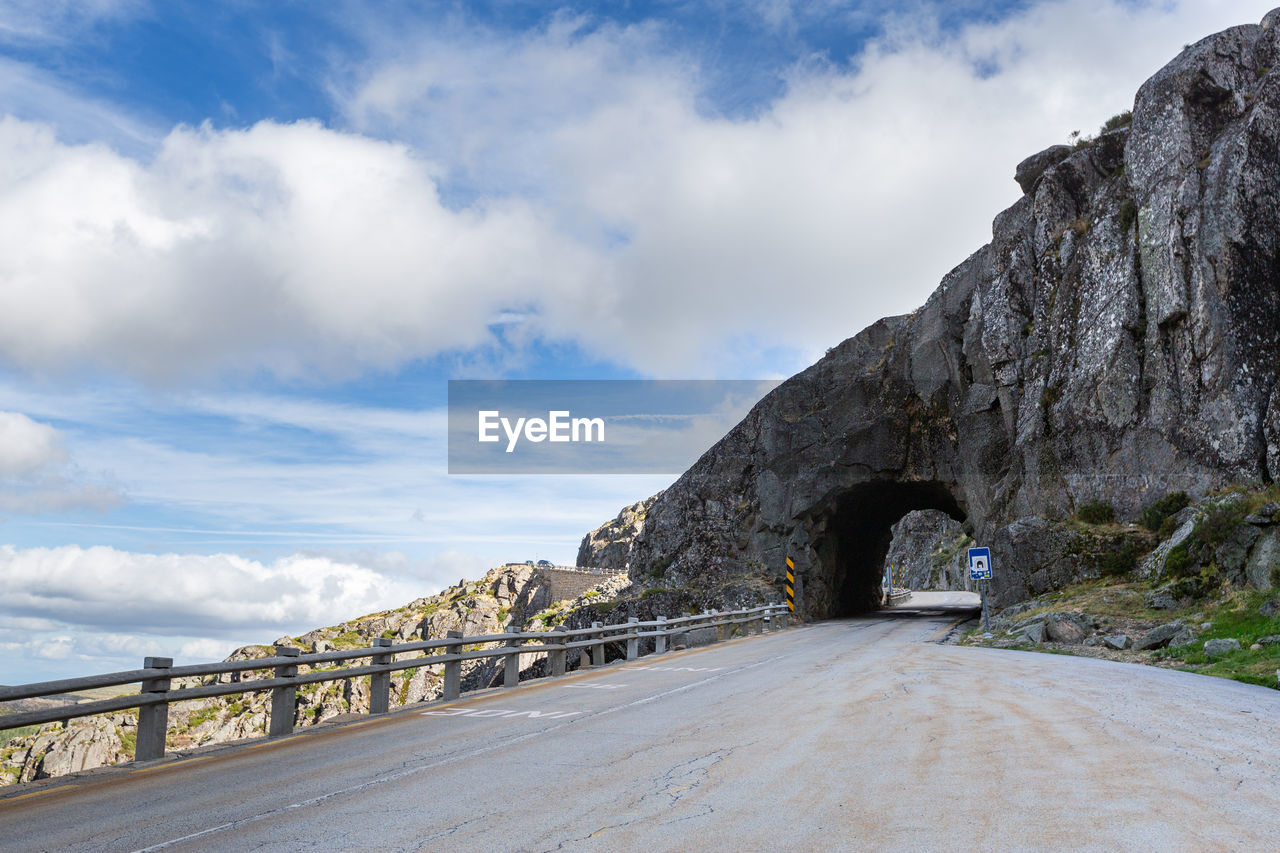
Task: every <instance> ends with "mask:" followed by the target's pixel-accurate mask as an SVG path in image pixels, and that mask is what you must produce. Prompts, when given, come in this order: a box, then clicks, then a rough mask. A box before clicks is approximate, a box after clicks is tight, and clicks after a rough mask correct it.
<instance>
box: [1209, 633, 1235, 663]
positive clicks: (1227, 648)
mask: <svg viewBox="0 0 1280 853" xmlns="http://www.w3.org/2000/svg"><path fill="white" fill-rule="evenodd" d="M1239 650H1240V641H1239V640H1237V639H1235V638H1234V637H1225V638H1222V639H1216V640H1205V641H1204V653H1205V654H1206V655H1207V656H1208V657H1211V658H1215V657H1221V656H1222V655H1225V654H1227V653H1229V652H1237V651H1239Z"/></svg>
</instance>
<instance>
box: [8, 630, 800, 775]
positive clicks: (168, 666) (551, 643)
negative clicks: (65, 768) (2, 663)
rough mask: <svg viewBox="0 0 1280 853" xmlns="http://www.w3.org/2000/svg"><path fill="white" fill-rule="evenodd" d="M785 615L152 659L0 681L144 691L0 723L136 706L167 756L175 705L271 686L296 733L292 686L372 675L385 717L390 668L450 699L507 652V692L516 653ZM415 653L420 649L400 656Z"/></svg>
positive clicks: (595, 648) (281, 720) (282, 725)
mask: <svg viewBox="0 0 1280 853" xmlns="http://www.w3.org/2000/svg"><path fill="white" fill-rule="evenodd" d="M789 616H790V614H789V613H788V612H787V607H786V605H785V604H771V605H767V606H765V607H754V608H749V609H745V610H733V611H729V612H725V613H716V612H714V611H712V612H709V613H702V614H698V615H696V616H683V617H680V618H677V619H665V618H663V617H661V616H660V617H658V618H657V619H655V620H653V621H651V622H640V621H638V620H635V619H631V620H628V621H627V622H626V623H624V624H620V625H602V624H600V623H599V622H597V623H595V624H594V625H593V626H592V627H590V628H580V629H576V630H568V631H543V632H518V633H507V634H483V635H478V636H472V637H466V636H463V635H462V634H461V633H460V632H458V631H450V632H449V634H448V636H447V637H446V638H444V639H440V640H423V641H418V642H411V643H400V644H399V645H392V643H391V640H389V639H385V638H378V639H375V640H374V641H373V645H372V646H370V647H366V648H362V649H344V650H340V651H332V652H318V653H314V654H302V653H301V652H300V651H299V650H298V649H296V648H293V647H292V646H276V647H275V654H274V655H272V656H271V657H265V658H257V659H254V660H243V661H222V662H219V663H202V664H194V665H190V666H174V665H173V660H172V658H160V657H148V658H146V659H144V661H143V665H142V666H143V668H142V669H132V670H127V671H124V672H110V673H105V674H102V675H90V676H84V677H81V678H68V679H62V680H60V681H44V682H40V683H37V684H20V685H16V686H12V687H0V702H11V701H16V700H19V699H32V698H36V697H44V696H56V695H60V694H64V693H75V692H78V691H82V690H90V689H95V688H103V687H115V686H119V685H124V684H135V683H137V684H139V685H140V692H138V693H134V694H130V695H126V696H117V697H115V698H112V699H101V700H96V701H90V702H80V703H77V704H72V705H62V706H58V707H52V708H41V709H39V710H35V711H20V712H18V713H14V714H4V715H0V725H2V726H3V727H4V728H18V727H20V726H29V725H36V724H40V723H50V722H55V721H58V720H70V719H75V718H77V717H87V716H90V715H93V714H104V713H108V712H112V711H123V710H127V709H130V708H137V709H138V734H137V743H136V747H135V753H134V760H136V761H148V760H152V759H157V758H161V757H163V755H164V749H165V731H166V729H167V728H168V721H169V705H170V704H171V703H173V702H184V701H188V700H191V699H208V698H211V697H215V696H228V695H234V694H240V693H250V692H259V691H263V690H270V691H271V712H270V717H269V722H268V728H267V734H268V736H279V735H285V734H289V733H290V732H292V731H293V726H294V717H295V714H296V709H297V690H298V687H299V686H301V685H304V684H316V683H320V682H325V681H338V680H342V679H347V678H359V677H362V676H366V675H367V676H370V691H369V713H370V714H384V713H386V712H387V711H388V710H389V709H390V698H391V673H393V672H398V671H400V670H405V669H412V668H415V667H421V666H430V665H432V664H443V665H444V677H443V696H442V699H444V700H446V701H448V700H452V699H457V698H458V697H459V696H460V695H461V692H462V663H463V661H468V660H483V659H487V658H498V657H501V658H504V672H503V686H504V687H508V688H511V687H516V686H518V685H519V683H520V655H521V654H530V653H545V654H546V655H547V659H548V662H549V666H548V669H549V670H550V673H549V674H550V675H551V676H553V677H554V676H559V675H564V673H565V670H566V668H567V661H568V656H569V654H570V653H571V652H573V651H574V650H588V649H589V650H590V655H589V657H590V664H591V665H592V666H603V665H604V662H605V645H606V644H607V643H623V644H625V654H626V659H627V660H635V659H636V658H637V657H638V656H639V654H640V640H641V639H643V638H649V637H652V638H653V645H654V648H653V653H654V654H662V653H664V652H666V651H667V645H668V640H669V639H670V638H671V637H672V636H674V635H679V634H685V633H687V632H689V631H693V630H697V629H710V628H714V629H715V630H716V639H717V640H723V639H726V638H727V637H728V636H730V635H731V634H732V633H733V632H734V631H735V630H737V629H738V628H741V631H742V633H743V634H744V635H750V634H752V633H764V632H765V631H770V630H778V629H779V628H785V627H787V625H788V623H789ZM494 643H501V644H502V645H500V646H498V647H497V648H491V649H472V650H470V651H463V647H464V646H477V645H488V644H494ZM414 653H425V654H420V655H418V656H414V657H409V658H407V659H397V658H400V657H401V656H403V655H406V654H408V655H412V654H414ZM365 658H367V659H368V660H369V663H368V664H366V665H362V666H350V667H346V668H342V669H314V667H316V666H317V665H322V664H332V663H340V662H346V661H353V660H360V659H365ZM302 666H307V667H311V668H312V669H311V671H309V672H305V673H300V671H299V667H302ZM268 669H269V670H271V671H272V674H271V677H268V678H256V679H252V680H248V681H245V680H240V676H241V675H242V674H243V673H252V672H254V671H257V670H268ZM228 673H231V674H232V680H231V681H230V682H229V683H222V682H217V683H214V684H202V685H199V686H192V687H180V688H177V689H171V685H172V682H173V680H174V679H177V678H192V677H203V676H210V675H225V674H228Z"/></svg>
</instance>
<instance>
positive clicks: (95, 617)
mask: <svg viewBox="0 0 1280 853" xmlns="http://www.w3.org/2000/svg"><path fill="white" fill-rule="evenodd" d="M418 593H419V589H418V588H415V587H411V586H410V585H408V584H406V583H404V582H402V581H393V580H391V579H388V578H387V577H384V576H382V575H379V574H378V573H377V572H374V571H373V570H371V569H368V568H364V567H362V566H358V565H355V564H351V563H339V562H335V561H333V560H330V559H327V558H325V557H318V556H304V555H294V556H290V557H284V558H281V559H278V560H275V561H273V562H271V563H261V562H258V561H255V560H249V559H246V558H244V557H240V556H236V555H232V554H213V555H207V556H206V555H191V554H138V553H130V552H125V551H117V550H116V549H114V548H108V547H105V546H96V547H92V548H81V547H79V546H75V545H66V546H62V547H58V548H30V549H17V548H14V547H12V546H8V545H5V546H0V601H2V602H3V604H0V608H2V609H3V610H4V612H5V613H6V616H13V617H22V618H36V619H49V620H54V621H58V622H62V623H64V624H75V625H78V626H83V627H87V628H92V629H99V630H102V629H105V630H107V631H109V632H113V633H116V634H132V633H133V632H135V631H136V630H137V629H138V628H139V627H140V626H146V627H147V629H148V630H149V631H150V632H152V633H156V634H164V633H168V634H182V633H190V632H191V631H193V630H195V629H209V628H216V629H217V630H219V631H226V630H229V629H244V628H249V627H253V628H259V629H260V628H262V626H280V627H283V626H300V625H310V626H312V627H315V626H319V625H327V624H333V623H336V622H339V621H342V620H343V619H346V618H351V617H352V616H354V615H358V614H362V613H368V612H371V611H374V610H378V609H380V608H383V607H387V606H391V605H398V604H404V603H406V602H408V601H411V600H412V599H413V598H415V597H416V596H417V594H418ZM131 629H132V630H131ZM272 638H274V635H273V637H272Z"/></svg>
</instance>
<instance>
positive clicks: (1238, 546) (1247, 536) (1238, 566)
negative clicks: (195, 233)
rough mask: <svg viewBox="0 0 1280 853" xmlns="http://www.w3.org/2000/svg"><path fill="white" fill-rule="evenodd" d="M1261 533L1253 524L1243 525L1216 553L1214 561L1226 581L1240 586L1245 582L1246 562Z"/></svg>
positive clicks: (1232, 533) (1233, 532)
mask: <svg viewBox="0 0 1280 853" xmlns="http://www.w3.org/2000/svg"><path fill="white" fill-rule="evenodd" d="M1259 535H1260V531H1259V530H1258V528H1257V527H1255V526H1254V525H1252V524H1241V525H1240V526H1239V527H1237V528H1236V529H1235V530H1233V531H1232V532H1231V535H1230V536H1228V537H1227V540H1226V541H1225V542H1223V543H1222V544H1221V545H1219V546H1218V547H1217V549H1215V551H1214V561H1215V562H1216V563H1217V566H1218V571H1219V572H1220V573H1221V574H1222V577H1223V579H1224V580H1228V581H1230V582H1232V583H1234V584H1237V585H1240V584H1243V583H1244V580H1245V561H1246V560H1247V559H1248V557H1249V551H1250V549H1251V548H1253V544H1254V543H1255V542H1257V541H1258V537H1259Z"/></svg>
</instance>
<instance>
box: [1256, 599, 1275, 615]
mask: <svg viewBox="0 0 1280 853" xmlns="http://www.w3.org/2000/svg"><path fill="white" fill-rule="evenodd" d="M1277 611H1280V601H1277V600H1276V599H1274V598H1271V599H1268V600H1266V601H1264V602H1262V605H1261V606H1260V607H1259V608H1258V613H1259V614H1260V615H1262V616H1265V617H1267V618H1268V619H1270V618H1272V617H1273V616H1275V615H1276V613H1277Z"/></svg>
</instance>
